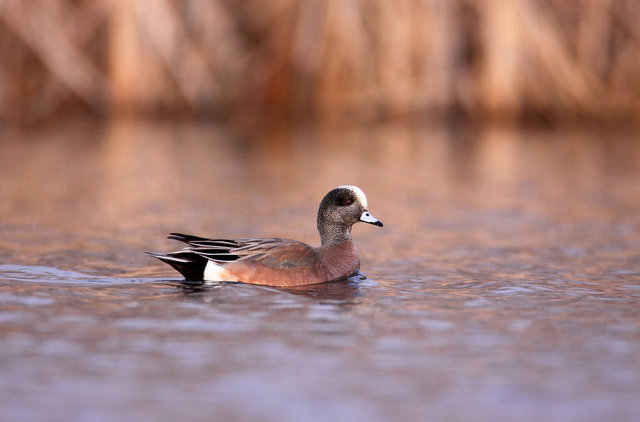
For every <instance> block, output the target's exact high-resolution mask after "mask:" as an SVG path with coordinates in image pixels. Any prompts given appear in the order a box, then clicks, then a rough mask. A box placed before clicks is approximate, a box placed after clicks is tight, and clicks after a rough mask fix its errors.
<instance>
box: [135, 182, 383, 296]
mask: <svg viewBox="0 0 640 422" xmlns="http://www.w3.org/2000/svg"><path fill="white" fill-rule="evenodd" d="M358 222H364V223H368V224H373V225H375V226H379V227H382V226H383V224H382V222H381V221H379V220H378V219H377V218H375V217H374V216H373V215H372V214H371V213H370V212H369V209H368V204H367V197H366V196H365V194H364V192H363V191H362V189H360V188H359V187H357V186H354V185H343V186H338V187H336V188H334V189H332V190H330V191H329V192H328V193H327V194H326V195H325V196H324V198H323V199H322V201H321V202H320V206H319V208H318V217H317V228H318V233H319V234H320V246H317V247H314V246H310V245H308V244H306V243H303V242H300V241H297V240H289V239H281V238H262V239H258V238H240V239H218V238H205V237H199V236H192V235H188V234H182V233H170V234H169V236H168V238H169V239H173V240H177V241H180V242H183V243H185V244H186V246H185V247H184V248H183V249H180V250H178V251H174V252H168V253H156V252H147V254H149V255H150V256H152V257H154V258H157V259H159V260H161V261H163V262H165V263H166V264H169V265H171V266H172V267H173V268H174V269H176V270H177V271H178V272H179V273H180V274H182V275H183V276H184V278H185V280H187V281H200V282H241V283H248V284H259V285H266V286H276V287H293V286H303V285H312V284H319V283H327V282H331V281H338V280H346V279H348V278H349V277H351V276H353V275H356V274H360V258H359V256H358V251H357V249H356V246H355V244H354V243H353V240H352V238H351V228H352V226H353V225H354V224H356V223H358Z"/></svg>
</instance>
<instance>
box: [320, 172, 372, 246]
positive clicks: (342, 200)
mask: <svg viewBox="0 0 640 422" xmlns="http://www.w3.org/2000/svg"><path fill="white" fill-rule="evenodd" d="M367 208H368V203H367V197H366V195H365V194H364V192H363V191H362V189H360V188H359V187H357V186H353V185H344V186H338V187H337V188H335V189H332V190H331V191H330V192H329V193H327V194H326V195H325V197H324V198H323V199H322V202H320V208H319V209H318V232H320V238H321V239H322V244H323V245H325V244H334V243H339V242H342V241H345V240H351V226H353V225H354V224H355V223H357V222H359V221H362V222H364V223H369V224H374V225H376V226H380V227H382V223H381V222H380V221H379V220H378V219H377V218H375V217H374V216H373V215H371V213H370V212H369V210H368V209H367Z"/></svg>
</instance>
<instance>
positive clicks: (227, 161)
mask: <svg viewBox="0 0 640 422" xmlns="http://www.w3.org/2000/svg"><path fill="white" fill-rule="evenodd" d="M639 141H640V139H639V137H638V136H637V135H634V134H628V133H610V132H602V133H597V132H594V131H590V132H585V131H577V130H563V131H552V130H544V131H531V130H529V131H515V130H507V129H492V128H485V129H475V130H469V129H466V130H451V129H449V130H445V129H440V128H436V129H434V128H415V127H413V128H407V127H373V128H366V129H345V130H325V129H322V128H319V129H307V130H304V131H289V132H282V131H280V132H278V131H271V132H261V133H253V134H238V133H237V132H232V131H229V130H224V129H221V128H218V127H214V126H208V125H184V124H183V125H157V124H155V125H153V124H143V123H132V122H128V123H114V124H110V125H107V126H96V125H92V124H88V123H77V124H65V125H61V127H58V128H55V129H39V130H32V131H17V130H7V129H5V130H4V131H2V132H1V133H0V151H1V153H0V199H1V201H0V368H1V371H0V407H1V408H2V414H1V415H0V419H1V420H7V421H9V420H11V421H15V420H22V421H36V420H37V421H54V420H55V421H58V420H65V421H75V420H77V421H87V420H91V421H112V420H136V421H141V420H149V421H160V420H167V421H169V420H241V421H242V420H244V421H249V420H251V421H253V420H262V421H283V420H292V421H294V420H295V421H306V420H309V421H325V420H336V421H337V420H344V421H347V420H348V421H353V420H363V421H388V420H406V421H418V420H420V421H425V420H434V421H435V420H439V421H496V420H520V421H539V420H556V421H602V420H617V421H632V420H637V417H638V414H640V402H639V401H638V397H640V142H639ZM341 184H357V185H359V186H360V187H362V188H363V189H364V190H365V192H366V193H367V196H368V199H369V208H370V209H371V211H372V213H373V214H374V215H375V216H376V217H378V218H379V219H380V220H382V221H383V222H384V223H385V226H384V228H382V229H380V228H377V227H373V226H369V225H358V226H356V227H354V230H353V234H354V238H355V241H356V244H357V246H358V248H359V251H360V256H361V259H362V270H363V272H364V273H365V274H366V275H367V276H368V277H369V278H368V279H367V280H363V281H357V280H354V281H350V282H343V283H330V284H325V285H318V286H313V287H307V288H299V289H295V290H291V289H289V290H287V289H276V288H270V287H261V286H251V285H243V284H237V283H227V284H218V285H211V286H198V285H185V284H183V283H181V282H180V278H179V276H178V274H177V273H175V272H173V270H172V269H171V268H169V267H168V266H166V265H163V264H161V263H160V262H157V261H154V260H153V259H151V258H149V257H147V256H145V255H144V254H143V251H144V250H158V251H166V250H170V249H171V248H175V247H176V246H177V245H176V244H175V242H172V241H169V240H166V239H165V236H166V234H167V233H168V232H171V231H182V232H186V233H194V234H200V235H210V236H220V237H248V236H281V237H289V238H295V239H299V240H303V241H306V242H309V243H313V244H317V243H318V239H317V234H316V232H315V213H316V211H317V206H318V203H319V201H320V199H321V198H322V196H323V195H324V194H325V193H326V192H327V191H328V190H329V189H330V188H332V187H334V186H337V185H341Z"/></svg>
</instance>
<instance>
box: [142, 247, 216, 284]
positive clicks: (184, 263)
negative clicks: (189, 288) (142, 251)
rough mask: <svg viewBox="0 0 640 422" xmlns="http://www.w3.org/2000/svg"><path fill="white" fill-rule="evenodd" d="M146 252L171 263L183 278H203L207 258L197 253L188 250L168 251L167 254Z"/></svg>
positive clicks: (190, 279) (192, 279) (191, 279)
mask: <svg viewBox="0 0 640 422" xmlns="http://www.w3.org/2000/svg"><path fill="white" fill-rule="evenodd" d="M146 253H147V254H148V255H151V256H152V257H154V258H158V259H159V260H160V261H162V262H165V263H167V264H169V265H171V266H172V267H173V268H175V269H176V270H177V271H178V272H179V273H180V274H182V275H183V276H184V278H185V280H189V281H201V280H202V279H203V278H204V268H205V267H206V266H207V262H208V260H207V259H206V258H204V257H202V256H200V255H198V254H195V253H193V252H189V251H179V252H170V253H168V254H160V253H154V252H146Z"/></svg>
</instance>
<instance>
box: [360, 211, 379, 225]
mask: <svg viewBox="0 0 640 422" xmlns="http://www.w3.org/2000/svg"><path fill="white" fill-rule="evenodd" d="M360 221H363V222H365V223H369V224H373V225H375V226H380V227H382V222H381V221H380V220H378V219H377V218H375V217H374V216H373V215H371V213H370V212H369V211H368V210H364V212H363V213H362V215H361V216H360Z"/></svg>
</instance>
